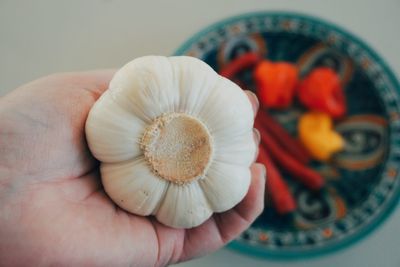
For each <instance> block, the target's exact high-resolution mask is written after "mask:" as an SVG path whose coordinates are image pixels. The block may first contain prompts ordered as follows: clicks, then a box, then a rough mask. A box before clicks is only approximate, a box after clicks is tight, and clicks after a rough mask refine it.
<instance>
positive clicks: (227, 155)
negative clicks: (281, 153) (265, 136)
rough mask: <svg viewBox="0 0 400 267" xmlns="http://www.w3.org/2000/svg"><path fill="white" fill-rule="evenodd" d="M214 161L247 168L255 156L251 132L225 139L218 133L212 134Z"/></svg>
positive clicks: (255, 148)
mask: <svg viewBox="0 0 400 267" xmlns="http://www.w3.org/2000/svg"><path fill="white" fill-rule="evenodd" d="M213 137H214V138H213V140H214V146H215V149H214V160H215V161H217V162H224V163H229V164H235V165H240V166H244V167H249V166H250V165H251V164H252V163H253V162H254V159H255V156H256V150H257V147H256V144H255V142H254V137H253V131H248V132H247V133H244V134H242V135H238V136H235V137H232V138H226V137H225V135H221V134H220V133H218V134H214V136H213Z"/></svg>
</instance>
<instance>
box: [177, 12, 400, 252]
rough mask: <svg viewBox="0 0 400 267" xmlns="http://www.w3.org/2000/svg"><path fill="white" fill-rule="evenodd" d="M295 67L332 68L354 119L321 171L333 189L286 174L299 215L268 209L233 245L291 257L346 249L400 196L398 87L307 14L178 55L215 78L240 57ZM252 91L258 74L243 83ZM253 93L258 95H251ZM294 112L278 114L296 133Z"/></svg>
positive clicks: (206, 41)
mask: <svg viewBox="0 0 400 267" xmlns="http://www.w3.org/2000/svg"><path fill="white" fill-rule="evenodd" d="M247 51H257V52H259V53H261V54H263V55H264V57H265V58H268V59H270V60H284V61H290V62H294V63H296V64H297V65H298V67H299V69H300V73H301V75H305V74H307V72H309V71H310V69H312V68H313V67H315V66H321V65H324V66H329V67H331V68H334V69H335V70H336V71H337V72H338V73H339V74H340V76H341V79H342V81H343V83H344V84H345V94H346V97H347V101H348V115H347V116H346V118H345V119H344V120H342V121H340V122H338V123H337V124H336V130H337V131H339V132H340V133H341V134H342V135H343V136H344V138H345V140H346V147H345V150H344V151H343V152H341V153H340V154H338V155H337V156H336V157H335V159H334V160H333V161H332V162H331V163H329V164H314V165H313V168H314V169H315V170H317V171H318V172H320V173H321V174H323V176H324V177H325V179H326V182H327V186H326V189H324V190H323V191H322V192H319V193H312V192H310V191H308V190H307V189H305V188H304V187H302V186H301V185H300V184H298V183H295V182H293V180H292V179H291V178H290V177H289V175H285V178H287V179H286V181H287V182H288V183H289V184H290V189H291V192H292V193H293V194H294V196H295V199H296V201H297V205H298V208H297V211H296V212H295V213H294V214H292V215H290V216H280V215H278V214H277V213H276V212H275V211H274V209H273V208H272V207H271V206H269V204H268V201H267V204H266V207H265V210H264V212H263V214H262V215H261V216H260V217H259V218H258V219H257V220H256V222H254V223H253V225H252V226H251V227H250V228H249V229H248V230H247V231H245V232H244V233H243V234H242V235H241V236H240V237H239V238H237V239H236V240H235V241H234V242H232V243H231V244H230V245H229V247H231V248H234V249H237V250H239V251H241V252H244V253H249V254H252V255H258V256H266V257H275V258H276V257H278V258H284V259H290V258H299V257H305V256H315V255H320V254H321V253H325V252H330V251H334V250H337V249H339V248H343V247H345V246H346V245H349V244H351V243H353V242H355V241H357V240H359V239H360V238H361V237H364V236H365V235H366V234H367V233H369V232H371V231H372V230H373V229H375V228H376V227H377V226H378V225H379V224H380V223H381V222H382V221H383V220H384V219H386V218H387V216H388V215H389V214H390V212H391V211H393V209H394V207H395V206H396V204H397V203H398V199H399V195H400V177H399V168H400V95H399V89H400V86H399V83H398V81H397V80H396V78H395V76H394V75H393V73H392V72H391V71H390V69H389V68H388V66H387V65H386V64H385V62H384V61H383V60H382V59H381V58H380V57H379V56H378V55H377V54H376V53H375V52H374V51H373V50H372V49H371V48H369V47H368V46H367V45H366V44H365V43H364V42H362V41H361V40H360V39H358V38H357V37H355V36H353V35H352V34H350V33H348V32H346V31H345V30H343V29H341V28H339V27H337V26H334V25H332V24H330V23H327V22H324V21H322V20H320V19H316V18H312V17H309V16H305V15H299V14H293V13H282V12H262V13H251V14H246V15H241V16H237V17H233V18H230V19H227V20H224V21H221V22H219V23H216V24H214V25H212V26H210V27H208V28H206V29H204V30H203V31H201V32H199V33H197V34H196V35H194V36H193V37H192V38H191V39H189V40H188V41H187V42H185V43H184V44H183V45H182V46H181V47H180V48H179V49H178V50H177V52H176V53H175V54H177V55H190V56H194V57H198V58H200V59H202V60H204V61H205V62H207V63H208V64H209V65H211V66H212V67H213V68H214V69H215V70H217V71H218V70H219V69H220V68H221V67H222V66H224V65H225V64H226V63H227V62H229V61H231V60H232V59H233V58H235V57H237V56H238V55H240V54H241V53H243V52H247ZM240 78H241V80H242V81H244V82H245V83H246V84H247V85H248V88H250V89H252V88H253V87H252V78H251V72H250V71H249V72H247V73H246V72H245V73H243V74H242V76H241V77H240ZM253 89H254V88H253ZM301 111H302V110H301V108H300V107H296V106H294V107H292V108H290V109H288V110H285V111H283V112H276V113H274V114H273V115H274V116H275V118H276V119H277V120H279V121H280V122H281V123H282V124H283V125H284V126H285V127H286V128H287V130H288V131H290V132H292V133H293V134H296V133H295V128H296V127H295V125H296V120H297V118H298V116H299V115H300V114H301Z"/></svg>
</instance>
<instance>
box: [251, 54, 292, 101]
mask: <svg viewBox="0 0 400 267" xmlns="http://www.w3.org/2000/svg"><path fill="white" fill-rule="evenodd" d="M253 77H254V80H255V82H256V84H257V95H258V98H259V100H260V103H261V104H262V105H263V106H266V107H269V108H287V107H289V106H290V105H291V104H292V101H293V97H294V94H295V86H296V84H297V82H298V69H297V67H296V66H295V65H293V64H291V63H288V62H271V61H267V60H264V61H262V62H261V63H259V64H258V65H257V67H256V68H255V70H254V73H253Z"/></svg>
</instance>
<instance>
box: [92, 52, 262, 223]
mask: <svg viewBox="0 0 400 267" xmlns="http://www.w3.org/2000/svg"><path fill="white" fill-rule="evenodd" d="M252 127H253V111H252V106H251V103H250V101H249V100H248V98H247V97H246V95H245V93H244V92H243V91H242V90H241V89H240V88H239V87H238V86H237V85H236V84H234V83H232V82H231V81H229V80H227V79H225V78H223V77H221V76H219V75H218V74H217V73H216V72H215V71H214V70H213V69H212V68H210V67H209V66H208V65H207V64H205V63H204V62H202V61H200V60H198V59H195V58H191V57H185V56H180V57H162V56H147V57H141V58H137V59H135V60H133V61H131V62H129V63H128V64H126V65H125V66H124V67H122V68H121V69H120V70H119V71H118V72H117V73H116V74H115V76H114V77H113V79H112V80H111V82H110V85H109V89H108V90H107V91H106V92H105V93H104V94H103V95H102V96H101V97H100V98H99V99H98V101H97V102H96V103H95V105H94V106H93V108H92V109H91V111H90V113H89V116H88V118H87V122H86V136H87V141H88V144H89V148H90V150H91V151H92V153H93V155H94V156H95V157H96V158H97V159H98V160H100V161H101V167H100V170H101V177H102V183H103V186H104V189H105V191H106V193H107V194H108V195H109V197H110V198H111V199H112V200H113V201H114V202H115V203H116V204H117V205H118V206H120V207H121V208H123V209H125V210H127V211H129V212H131V213H134V214H138V215H142V216H147V215H155V216H156V218H157V219H158V220H159V221H160V222H162V223H163V224H165V225H168V226H171V227H176V228H191V227H195V226H198V225H200V224H201V223H203V222H204V221H205V220H207V219H208V218H209V217H210V216H211V215H212V213H213V212H222V211H226V210H228V209H231V208H232V207H233V206H235V205H236V204H237V203H238V202H240V200H242V199H243V197H244V196H245V194H246V192H247V190H248V188H249V184H250V170H249V166H250V164H251V163H252V162H253V160H254V155H255V151H256V147H255V144H254V141H253V131H252V129H253V128H252Z"/></svg>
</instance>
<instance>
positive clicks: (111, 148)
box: [86, 91, 145, 162]
mask: <svg viewBox="0 0 400 267" xmlns="http://www.w3.org/2000/svg"><path fill="white" fill-rule="evenodd" d="M144 127H145V123H144V122H143V121H142V120H140V119H138V118H137V117H135V116H134V115H132V114H130V113H129V112H127V111H126V110H124V109H123V108H121V106H120V105H118V104H117V103H115V102H114V101H113V99H112V98H111V97H110V96H109V91H106V92H105V93H104V94H103V95H102V96H101V97H100V98H99V99H98V100H97V102H96V103H95V104H94V106H93V108H92V109H91V110H90V113H89V116H88V119H87V121H86V135H87V137H88V138H87V141H88V145H89V148H90V150H91V152H92V153H93V155H94V156H95V157H96V158H97V159H98V160H100V161H103V162H118V161H124V160H128V159H133V158H134V157H137V156H139V155H141V154H142V151H141V149H140V145H139V141H140V138H141V135H142V134H143V128H144Z"/></svg>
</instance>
